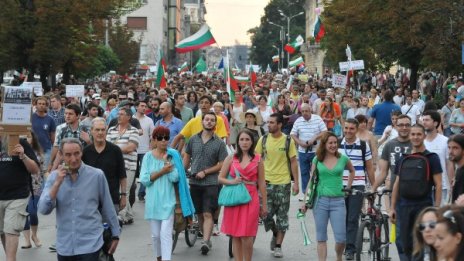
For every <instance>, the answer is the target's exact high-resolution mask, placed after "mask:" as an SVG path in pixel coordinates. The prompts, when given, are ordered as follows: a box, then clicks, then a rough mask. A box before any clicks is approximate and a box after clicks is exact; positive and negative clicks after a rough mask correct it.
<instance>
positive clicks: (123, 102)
mask: <svg viewBox="0 0 464 261" xmlns="http://www.w3.org/2000/svg"><path fill="white" fill-rule="evenodd" d="M126 105H133V103H132V102H131V101H128V100H124V101H122V102H120V103H119V106H118V108H122V107H124V106H126Z"/></svg>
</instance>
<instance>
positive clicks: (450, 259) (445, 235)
mask: <svg viewBox="0 0 464 261" xmlns="http://www.w3.org/2000/svg"><path fill="white" fill-rule="evenodd" d="M434 232H435V236H436V239H435V242H434V244H433V246H434V247H435V250H436V251H437V260H441V261H460V260H464V238H463V233H464V216H463V209H462V208H451V209H449V208H446V207H445V208H441V209H439V210H438V220H437V224H436V226H435V229H434Z"/></svg>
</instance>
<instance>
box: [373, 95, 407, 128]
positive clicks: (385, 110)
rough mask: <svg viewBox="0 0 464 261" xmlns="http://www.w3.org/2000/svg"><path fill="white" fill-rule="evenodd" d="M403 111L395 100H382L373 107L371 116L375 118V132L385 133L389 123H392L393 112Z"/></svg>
mask: <svg viewBox="0 0 464 261" xmlns="http://www.w3.org/2000/svg"><path fill="white" fill-rule="evenodd" d="M393 111H401V108H400V106H398V105H396V104H395V103H393V102H382V103H381V104H377V105H375V106H374V108H372V112H371V115H370V116H371V117H372V118H374V119H375V127H374V134H375V135H383V131H384V130H385V128H386V127H387V126H388V125H391V124H392V122H391V113H392V112H393Z"/></svg>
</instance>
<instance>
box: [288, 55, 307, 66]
mask: <svg viewBox="0 0 464 261" xmlns="http://www.w3.org/2000/svg"><path fill="white" fill-rule="evenodd" d="M301 64H304V60H303V57H301V56H300V57H298V58H296V59H295V60H292V61H290V62H289V63H288V68H290V67H295V66H298V65H301Z"/></svg>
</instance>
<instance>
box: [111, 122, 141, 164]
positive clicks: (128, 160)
mask: <svg viewBox="0 0 464 261" xmlns="http://www.w3.org/2000/svg"><path fill="white" fill-rule="evenodd" d="M118 126H119V125H116V126H113V127H111V128H109V129H108V133H107V135H106V140H107V141H109V142H111V143H113V144H114V145H117V146H119V147H120V148H123V147H124V146H126V145H127V144H129V142H132V143H134V144H136V145H137V147H138V145H139V130H137V128H135V127H132V126H131V125H129V127H128V129H127V130H126V131H125V132H123V133H122V134H121V135H120V134H119V131H118ZM123 157H124V163H125V165H126V170H131V171H135V169H136V167H137V150H134V151H132V152H130V153H124V154H123Z"/></svg>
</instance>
